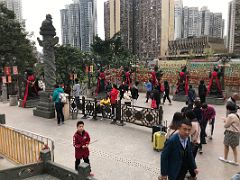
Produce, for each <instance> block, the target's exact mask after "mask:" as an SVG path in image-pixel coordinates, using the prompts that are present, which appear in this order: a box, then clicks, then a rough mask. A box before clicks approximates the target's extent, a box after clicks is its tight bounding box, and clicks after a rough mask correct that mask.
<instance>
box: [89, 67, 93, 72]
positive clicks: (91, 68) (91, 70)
mask: <svg viewBox="0 0 240 180" xmlns="http://www.w3.org/2000/svg"><path fill="white" fill-rule="evenodd" d="M90 73H93V65H91V66H90Z"/></svg>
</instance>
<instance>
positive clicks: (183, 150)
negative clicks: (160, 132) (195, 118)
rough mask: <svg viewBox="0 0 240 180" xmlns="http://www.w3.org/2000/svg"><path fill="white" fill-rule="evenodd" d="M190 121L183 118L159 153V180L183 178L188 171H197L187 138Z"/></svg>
mask: <svg viewBox="0 0 240 180" xmlns="http://www.w3.org/2000/svg"><path fill="white" fill-rule="evenodd" d="M191 128H192V124H191V122H189V121H187V120H185V119H184V120H183V121H182V122H181V126H180V127H179V129H178V133H176V134H174V135H173V136H171V138H169V139H168V141H167V142H166V144H165V147H164V149H163V152H162V154H161V177H159V179H161V180H184V179H185V176H186V174H187V172H188V171H190V173H191V175H192V176H195V177H196V174H197V173H198V170H197V166H196V162H195V160H194V157H193V154H192V148H191V143H190V139H189V135H190V131H191Z"/></svg>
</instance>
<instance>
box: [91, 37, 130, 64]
mask: <svg viewBox="0 0 240 180" xmlns="http://www.w3.org/2000/svg"><path fill="white" fill-rule="evenodd" d="M92 52H93V54H94V55H95V56H98V57H99V58H100V59H101V64H102V65H111V66H114V67H120V66H126V65H129V63H130V60H131V59H132V57H133V56H132V54H131V53H130V52H129V51H128V50H127V49H125V48H124V46H123V43H122V39H121V35H120V33H116V34H115V35H114V36H113V37H112V38H111V39H107V40H102V39H101V38H100V37H98V36H96V37H95V38H94V43H93V44H92Z"/></svg>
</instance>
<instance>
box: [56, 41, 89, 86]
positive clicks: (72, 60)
mask: <svg viewBox="0 0 240 180" xmlns="http://www.w3.org/2000/svg"><path fill="white" fill-rule="evenodd" d="M85 56H86V55H85V54H84V53H82V52H81V51H80V50H79V49H77V48H74V47H71V46H70V45H67V46H56V47H55V58H56V69H57V70H56V76H57V81H58V82H61V83H64V84H65V86H68V85H70V82H71V81H70V74H72V73H76V74H77V75H78V77H79V78H80V80H83V73H84V69H85V65H84V61H83V60H84V58H85Z"/></svg>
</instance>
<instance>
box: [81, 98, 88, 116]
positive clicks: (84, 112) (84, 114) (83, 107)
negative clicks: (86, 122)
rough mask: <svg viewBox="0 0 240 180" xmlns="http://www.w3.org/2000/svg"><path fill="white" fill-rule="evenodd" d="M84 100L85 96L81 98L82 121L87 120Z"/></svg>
mask: <svg viewBox="0 0 240 180" xmlns="http://www.w3.org/2000/svg"><path fill="white" fill-rule="evenodd" d="M85 104H86V99H85V96H83V97H82V113H83V117H82V119H87V118H88V117H87V114H86V105H85Z"/></svg>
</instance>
